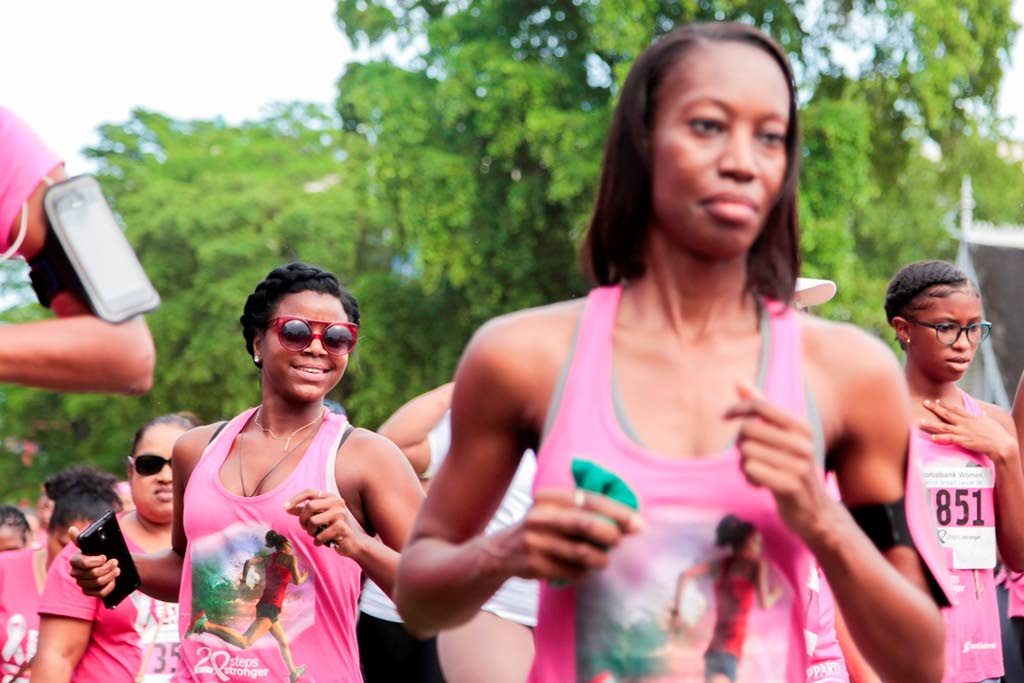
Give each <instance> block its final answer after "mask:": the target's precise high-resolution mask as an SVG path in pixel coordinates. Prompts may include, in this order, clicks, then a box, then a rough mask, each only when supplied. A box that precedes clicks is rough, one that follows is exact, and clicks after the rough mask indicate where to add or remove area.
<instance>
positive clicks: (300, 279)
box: [239, 263, 359, 367]
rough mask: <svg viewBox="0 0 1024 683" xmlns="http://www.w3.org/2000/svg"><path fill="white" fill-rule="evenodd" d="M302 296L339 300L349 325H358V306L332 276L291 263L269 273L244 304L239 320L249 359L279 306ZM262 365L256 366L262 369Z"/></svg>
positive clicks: (331, 274)
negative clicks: (316, 294) (315, 294)
mask: <svg viewBox="0 0 1024 683" xmlns="http://www.w3.org/2000/svg"><path fill="white" fill-rule="evenodd" d="M299 292H321V293H323V294H330V295H331V296H335V297H337V298H338V299H339V300H340V301H341V305H342V307H344V309H345V315H347V316H348V319H349V322H352V323H355V324H356V325H358V324H359V304H358V303H357V302H356V300H355V297H353V296H352V295H351V294H350V293H349V291H348V290H347V289H345V288H344V287H343V286H342V285H341V283H340V282H339V281H338V278H337V277H335V276H334V274H333V273H329V272H327V271H326V270H323V269H321V268H317V267H316V266H311V265H309V264H308V263H288V264H286V265H283V266H280V267H278V268H275V269H274V270H272V271H270V273H269V274H268V275H267V277H266V278H264V279H263V282H261V283H259V284H258V285H256V289H255V290H254V291H253V293H252V294H250V295H249V298H248V299H246V300H245V309H244V310H243V311H242V317H241V318H240V319H239V320H240V322H241V323H242V336H243V337H245V349H246V351H248V352H249V355H250V356H251V355H253V351H254V347H253V340H254V339H255V338H256V334H257V333H259V332H262V331H263V330H265V329H267V324H268V323H269V322H270V320H271V319H272V318H273V313H274V309H275V308H276V307H277V304H278V303H279V302H280V301H281V299H283V298H284V297H285V296H286V295H288V294H298V293H299ZM261 363H262V361H261ZM261 363H257V364H256V366H257V367H261Z"/></svg>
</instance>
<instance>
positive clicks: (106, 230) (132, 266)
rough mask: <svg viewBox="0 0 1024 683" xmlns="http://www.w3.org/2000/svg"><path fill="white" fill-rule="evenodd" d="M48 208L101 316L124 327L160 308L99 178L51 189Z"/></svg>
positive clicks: (83, 177) (85, 177) (53, 225)
mask: <svg viewBox="0 0 1024 683" xmlns="http://www.w3.org/2000/svg"><path fill="white" fill-rule="evenodd" d="M43 208H44V210H45V211H46V216H47V218H48V219H49V221H50V227H51V229H52V231H53V234H54V235H55V236H56V237H57V240H58V241H59V243H60V246H61V247H62V250H63V252H64V254H65V255H66V257H67V260H68V262H69V263H70V265H71V268H72V270H73V271H74V274H75V276H77V279H78V281H79V283H80V284H81V287H82V291H83V292H84V293H85V296H86V298H87V299H88V301H89V305H90V306H91V307H92V310H93V312H94V313H96V315H97V316H98V317H100V318H102V319H103V320H106V321H108V322H111V323H119V322H123V321H125V320H128V319H129V318H132V317H134V316H137V315H140V314H142V313H147V312H149V311H152V310H153V309H155V308H156V307H157V306H159V305H160V295H159V294H158V293H157V291H156V289H155V288H154V287H153V284H152V283H151V282H150V281H149V278H148V277H147V276H146V271H144V270H143V269H142V264H141V263H139V259H138V257H136V256H135V251H134V250H133V249H132V246H131V245H130V244H129V243H128V239H127V238H126V237H125V236H124V232H122V230H121V228H120V226H119V225H118V224H117V221H116V220H115V219H114V212H113V211H112V210H111V208H110V205H109V204H107V200H106V198H105V197H104V196H103V191H102V189H101V188H100V184H99V183H98V182H97V181H96V179H95V178H93V177H92V176H89V175H79V176H75V177H73V178H68V179H67V180H64V181H61V182H59V183H56V184H55V185H53V186H52V187H49V188H48V189H47V190H46V194H45V195H43Z"/></svg>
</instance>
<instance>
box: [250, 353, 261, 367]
mask: <svg viewBox="0 0 1024 683" xmlns="http://www.w3.org/2000/svg"><path fill="white" fill-rule="evenodd" d="M252 362H253V363H256V364H257V365H259V363H260V357H259V356H257V355H256V354H255V353H254V354H252Z"/></svg>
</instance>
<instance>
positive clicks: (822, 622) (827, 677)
mask: <svg viewBox="0 0 1024 683" xmlns="http://www.w3.org/2000/svg"><path fill="white" fill-rule="evenodd" d="M825 488H826V490H827V491H828V493H829V495H830V496H832V498H834V499H835V500H839V498H840V496H839V486H838V484H837V483H836V478H835V475H834V474H832V473H831V472H830V473H829V474H828V475H826V479H825ZM807 590H808V591H809V597H808V603H807V625H806V626H805V627H804V629H805V630H804V639H805V641H806V645H807V656H808V657H809V658H810V661H809V664H808V666H807V683H849V681H850V674H849V672H848V671H847V669H846V660H845V659H844V657H843V650H842V648H840V647H839V638H838V637H837V635H836V606H835V600H834V599H833V598H832V589H831V588H829V585H828V582H827V581H826V580H825V574H824V572H822V571H821V569H820V568H819V567H818V566H817V564H815V565H814V567H813V568H812V570H811V571H810V572H809V573H808V576H807Z"/></svg>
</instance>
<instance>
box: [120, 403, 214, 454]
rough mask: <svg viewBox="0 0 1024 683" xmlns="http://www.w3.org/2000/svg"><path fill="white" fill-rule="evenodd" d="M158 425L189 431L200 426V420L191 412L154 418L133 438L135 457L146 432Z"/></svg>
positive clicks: (140, 428) (132, 452) (139, 429)
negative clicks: (174, 426) (177, 427)
mask: <svg viewBox="0 0 1024 683" xmlns="http://www.w3.org/2000/svg"><path fill="white" fill-rule="evenodd" d="M157 425H177V426H179V427H181V428H182V429H185V430H189V429H193V428H195V427H198V426H199V418H198V417H196V416H195V415H193V414H192V413H189V412H180V413H168V414H166V415H159V416H157V417H154V418H153V419H152V420H150V421H149V422H146V423H145V424H144V425H142V426H141V427H139V428H138V430H137V431H136V432H135V436H133V437H132V450H131V454H132V455H135V449H136V448H138V447H139V442H140V441H142V437H143V436H145V435H146V432H148V431H149V429H150V428H151V427H155V426H157Z"/></svg>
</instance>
